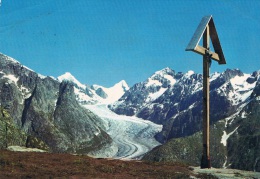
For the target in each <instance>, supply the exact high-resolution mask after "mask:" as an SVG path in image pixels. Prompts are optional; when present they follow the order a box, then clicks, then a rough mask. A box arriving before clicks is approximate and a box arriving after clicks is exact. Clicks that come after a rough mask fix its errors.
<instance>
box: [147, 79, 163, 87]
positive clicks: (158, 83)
mask: <svg viewBox="0 0 260 179" xmlns="http://www.w3.org/2000/svg"><path fill="white" fill-rule="evenodd" d="M145 86H146V87H149V86H162V83H161V82H160V81H158V80H153V79H151V78H149V79H148V82H147V83H146V85H145Z"/></svg>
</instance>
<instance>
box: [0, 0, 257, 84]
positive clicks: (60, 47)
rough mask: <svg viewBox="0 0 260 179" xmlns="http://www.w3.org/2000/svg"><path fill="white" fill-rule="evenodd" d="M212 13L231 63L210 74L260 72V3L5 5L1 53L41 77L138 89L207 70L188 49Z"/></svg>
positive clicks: (48, 1) (133, 0)
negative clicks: (161, 77) (162, 75)
mask: <svg viewBox="0 0 260 179" xmlns="http://www.w3.org/2000/svg"><path fill="white" fill-rule="evenodd" d="M205 15H213V19H214V22H215V25H216V29H217V32H218V35H219V38H220V42H221V44H222V49H223V51H224V55H225V58H226V61H227V64H226V65H218V63H216V62H215V63H212V68H211V73H212V72H215V71H218V72H222V71H224V70H225V69H226V68H230V69H234V68H239V69H241V70H242V71H243V72H245V73H252V72H253V71H255V70H259V69H260V65H259V64H260V55H259V51H260V1H259V0H222V1H216V0H76V1H72V0H55V1H53V0H38V1H36V0H26V1H25V0H12V1H10V0H2V5H1V7H0V52H2V53H4V54H6V55H8V56H11V57H13V58H15V59H17V60H18V61H20V62H21V63H22V64H24V65H26V66H28V67H29V68H31V69H33V70H34V71H36V72H38V73H41V74H42V75H46V76H54V77H58V76H59V75H62V74H64V73H65V72H67V71H68V72H71V73H72V74H73V75H74V76H75V77H76V78H77V79H78V80H79V81H81V82H82V83H85V84H89V85H91V84H99V85H103V86H106V87H110V86H112V85H113V84H114V83H117V82H118V81H120V80H122V79H124V80H126V82H127V83H128V84H129V85H130V86H132V85H133V84H134V83H137V82H140V81H143V80H145V79H146V78H148V77H149V76H150V75H152V74H153V73H154V72H155V71H158V70H160V69H162V68H165V67H170V68H172V69H173V70H175V71H176V72H179V71H181V72H187V71H188V70H193V71H195V72H197V73H201V72H202V56H200V55H197V54H195V53H193V52H186V51H185V48H186V46H187V45H188V43H189V41H190V39H191V37H192V35H193V33H194V32H195V30H196V28H197V26H198V24H199V22H200V20H201V18H202V17H203V16H205Z"/></svg>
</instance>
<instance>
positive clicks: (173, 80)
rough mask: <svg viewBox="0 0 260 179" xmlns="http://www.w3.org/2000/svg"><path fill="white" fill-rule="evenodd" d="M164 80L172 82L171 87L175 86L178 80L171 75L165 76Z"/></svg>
mask: <svg viewBox="0 0 260 179" xmlns="http://www.w3.org/2000/svg"><path fill="white" fill-rule="evenodd" d="M163 77H164V78H166V79H167V80H169V81H170V85H172V86H173V85H174V84H175V83H176V79H174V78H173V77H172V76H171V75H164V76H163Z"/></svg>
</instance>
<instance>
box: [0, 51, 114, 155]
mask: <svg viewBox="0 0 260 179" xmlns="http://www.w3.org/2000/svg"><path fill="white" fill-rule="evenodd" d="M74 90H75V88H74V85H73V84H72V83H70V82H67V81H63V82H59V81H58V80H56V79H54V78H51V77H45V76H42V75H39V74H37V73H35V72H34V71H32V70H31V69H29V68H27V67H25V66H23V65H21V64H20V63H19V62H18V61H16V60H14V59H12V58H10V57H8V56H5V55H3V54H0V104H1V109H3V110H2V111H5V112H8V113H9V116H10V117H8V118H10V119H12V121H11V120H9V121H10V122H8V124H7V123H6V122H5V120H7V119H8V118H7V117H6V115H4V113H2V117H1V123H0V124H1V126H0V128H1V130H0V132H1V133H2V135H1V136H4V137H3V138H5V139H8V138H10V137H9V136H13V138H16V137H17V139H16V140H9V139H8V140H5V142H2V143H0V145H1V146H0V147H1V148H5V147H6V146H9V145H21V146H27V147H37V148H41V149H47V150H49V151H53V152H69V153H83V154H87V153H92V154H95V151H97V152H98V151H99V150H104V149H105V148H107V147H111V145H112V144H113V143H112V139H111V138H110V136H109V135H108V134H107V133H106V132H105V131H104V126H103V124H102V120H101V119H100V118H99V117H98V116H97V115H95V114H93V113H92V112H90V111H89V110H87V109H86V108H83V107H82V106H81V105H80V104H79V103H78V101H77V99H76V98H77V97H76V96H75V93H74ZM11 129H13V130H11ZM14 129H15V130H14ZM109 152H115V151H109Z"/></svg>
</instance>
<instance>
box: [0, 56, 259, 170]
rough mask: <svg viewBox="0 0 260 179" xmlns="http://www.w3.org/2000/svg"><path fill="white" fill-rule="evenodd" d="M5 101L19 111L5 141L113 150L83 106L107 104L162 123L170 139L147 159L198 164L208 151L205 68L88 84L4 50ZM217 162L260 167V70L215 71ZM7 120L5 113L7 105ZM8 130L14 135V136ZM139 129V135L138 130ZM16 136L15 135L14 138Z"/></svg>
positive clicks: (164, 137)
mask: <svg viewBox="0 0 260 179" xmlns="http://www.w3.org/2000/svg"><path fill="white" fill-rule="evenodd" d="M0 60H1V61H0V90H1V93H0V103H1V109H2V111H5V112H6V111H8V112H9V113H10V116H11V117H12V120H13V121H12V122H9V124H10V130H9V133H8V134H6V130H5V124H6V122H5V121H4V120H0V134H1V137H2V140H1V141H2V142H1V143H0V146H1V147H2V148H4V147H5V146H6V144H7V145H22V146H27V147H37V148H41V149H46V150H49V151H54V152H70V153H82V154H92V155H95V154H100V153H102V154H103V155H104V156H113V155H114V154H115V153H116V151H114V150H113V149H114V148H113V145H115V144H114V142H113V139H112V138H111V137H110V136H109V135H108V134H107V132H106V128H105V127H104V124H103V120H102V119H101V118H100V117H99V116H98V114H94V113H92V112H91V111H89V110H87V109H86V108H84V107H83V105H86V104H89V105H90V104H92V105H94V104H107V105H108V106H109V108H110V109H111V110H112V111H114V112H115V113H117V114H120V115H127V116H137V117H139V118H142V119H144V120H149V121H152V122H154V123H156V124H161V125H163V129H162V131H161V132H159V133H158V134H157V135H156V136H155V137H156V139H157V140H158V141H159V142H161V143H162V144H163V145H161V146H158V147H156V148H155V149H153V150H152V151H150V152H148V153H147V154H146V155H145V156H144V158H143V159H144V160H150V161H151V160H152V161H181V162H187V163H190V164H192V165H199V162H200V157H201V151H202V144H201V143H202V142H201V141H202V139H201V129H202V80H203V79H202V75H201V74H196V73H194V72H193V71H189V72H187V73H181V72H178V73H177V72H175V71H174V70H172V69H170V68H165V69H162V70H160V71H157V72H155V73H154V74H153V75H152V76H151V77H149V78H148V79H147V80H145V81H144V82H140V83H137V84H135V85H133V86H132V87H130V88H129V87H128V85H127V83H126V82H125V81H124V80H123V81H121V82H119V83H117V84H115V85H114V86H113V87H111V88H105V87H102V86H99V85H92V86H88V85H85V84H81V83H80V82H79V81H78V80H77V79H75V78H74V77H73V75H71V74H70V73H68V72H67V73H65V74H64V75H62V76H60V77H58V78H57V79H56V78H53V77H45V76H42V75H39V74H37V73H35V72H34V71H32V70H31V69H29V68H27V67H25V66H23V65H21V64H20V63H19V62H17V61H16V60H14V59H12V58H10V57H8V56H6V55H3V54H0ZM210 82H211V83H210V105H211V111H210V112H211V113H210V124H211V157H212V158H211V161H212V165H213V166H214V167H231V168H238V169H244V170H254V171H260V152H259V151H260V132H259V131H260V128H259V126H260V119H259V116H260V71H255V72H253V73H252V74H244V73H243V72H241V71H240V70H239V69H234V70H230V69H227V70H226V71H224V72H223V73H214V74H212V75H211V76H210ZM0 117H1V119H6V120H7V117H6V115H4V113H3V112H2V116H0ZM7 135H8V136H7ZM136 135H137V134H136ZM9 138H10V139H9Z"/></svg>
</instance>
